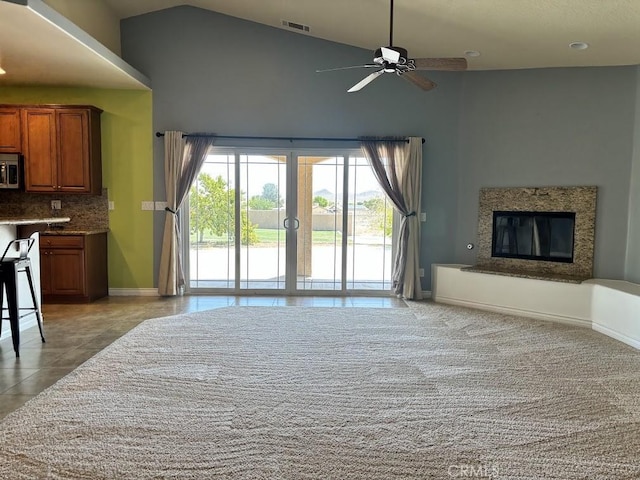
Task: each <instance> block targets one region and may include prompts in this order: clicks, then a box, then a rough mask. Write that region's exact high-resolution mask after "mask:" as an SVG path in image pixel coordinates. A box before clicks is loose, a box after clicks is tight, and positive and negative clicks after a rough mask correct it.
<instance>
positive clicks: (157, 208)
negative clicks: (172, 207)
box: [156, 202, 167, 210]
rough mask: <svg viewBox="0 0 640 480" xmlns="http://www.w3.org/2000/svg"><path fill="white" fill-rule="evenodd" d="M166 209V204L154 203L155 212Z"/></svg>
mask: <svg viewBox="0 0 640 480" xmlns="http://www.w3.org/2000/svg"><path fill="white" fill-rule="evenodd" d="M166 207H167V202H156V210H164V209H165V208H166Z"/></svg>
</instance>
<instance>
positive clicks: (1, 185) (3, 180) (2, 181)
mask: <svg viewBox="0 0 640 480" xmlns="http://www.w3.org/2000/svg"><path fill="white" fill-rule="evenodd" d="M21 187H22V159H21V158H20V154H19V153H0V189H14V190H17V189H20V188H21Z"/></svg>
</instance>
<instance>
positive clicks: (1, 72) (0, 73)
mask: <svg viewBox="0 0 640 480" xmlns="http://www.w3.org/2000/svg"><path fill="white" fill-rule="evenodd" d="M5 73H7V72H6V71H5V70H4V68H2V67H0V75H4V74H5Z"/></svg>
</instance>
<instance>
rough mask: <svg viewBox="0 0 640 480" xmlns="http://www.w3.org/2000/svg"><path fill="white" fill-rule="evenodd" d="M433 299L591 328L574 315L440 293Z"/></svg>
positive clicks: (460, 305) (586, 321) (588, 322)
mask: <svg viewBox="0 0 640 480" xmlns="http://www.w3.org/2000/svg"><path fill="white" fill-rule="evenodd" d="M434 300H435V301H436V302H439V303H448V304H450V305H457V306H459V307H468V308H477V309H478V310H486V311H489V312H495V313H504V314H507V315H515V316H518V317H527V318H533V319H536V320H543V321H545V322H557V323H564V324H566V325H574V326H577V327H586V328H591V321H590V320H585V319H583V318H575V317H567V316H564V315H556V314H550V313H542V312H535V311H532V310H523V309H520V308H513V307H504V306H498V305H489V304H486V303H479V302H471V301H468V300H460V299H457V298H448V297H443V296H441V295H438V297H437V298H435V299H434Z"/></svg>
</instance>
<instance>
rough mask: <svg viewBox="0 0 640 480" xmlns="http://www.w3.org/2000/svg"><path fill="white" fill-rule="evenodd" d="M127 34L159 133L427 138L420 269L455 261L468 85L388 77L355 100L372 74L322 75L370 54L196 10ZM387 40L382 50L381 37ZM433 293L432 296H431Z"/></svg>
mask: <svg viewBox="0 0 640 480" xmlns="http://www.w3.org/2000/svg"><path fill="white" fill-rule="evenodd" d="M185 25H188V26H189V27H188V28H185ZM121 30H122V51H123V56H124V59H125V60H126V61H127V62H129V63H130V64H131V65H134V66H135V67H136V68H137V69H139V70H140V71H141V72H144V73H145V74H146V75H147V76H148V77H149V78H151V80H152V86H153V119H154V120H153V121H154V129H155V130H157V131H164V130H182V131H185V132H196V131H205V132H216V133H218V134H220V135H258V136H311V137H318V136H320V137H325V136H326V137H354V136H358V135H394V134H398V135H415V136H422V137H425V138H426V139H427V142H426V144H425V146H424V150H423V155H424V158H425V166H424V181H423V185H424V187H423V189H424V195H423V198H424V201H423V209H424V210H425V211H426V213H427V215H428V217H429V218H433V222H432V224H433V228H429V229H427V228H426V224H425V228H424V229H423V230H424V245H425V248H424V253H423V260H422V262H423V265H424V266H425V267H426V270H427V271H429V267H428V265H429V264H430V263H431V262H433V261H441V262H446V261H450V260H452V259H453V248H452V245H453V242H452V237H453V234H454V230H453V225H455V221H452V219H455V215H456V192H455V161H456V156H457V155H456V142H457V140H456V135H457V120H458V108H459V107H458V101H459V94H458V92H459V91H460V81H461V78H462V74H460V73H447V72H433V74H432V75H430V78H432V79H433V80H434V81H436V82H437V83H438V84H439V87H438V88H437V89H436V90H434V91H432V92H429V93H425V92H422V91H421V90H419V89H418V88H416V87H414V86H413V85H411V84H409V83H408V82H406V81H404V80H402V79H401V78H397V77H396V76H394V75H384V76H383V77H381V78H379V79H378V80H376V81H375V82H374V83H373V84H371V85H369V86H368V87H367V88H366V89H364V90H362V91H360V92H358V93H354V94H348V93H347V92H346V90H347V89H348V88H349V87H351V86H352V85H353V84H355V83H357V82H358V81H359V80H360V79H361V78H363V77H364V76H365V75H366V74H368V73H370V71H369V70H364V69H361V70H346V71H341V72H327V73H322V74H319V73H316V72H315V70H316V69H320V68H329V67H337V66H346V65H358V64H362V63H367V62H370V61H371V55H372V52H370V51H367V50H362V49H358V48H354V47H349V46H345V45H341V44H337V43H332V42H327V41H324V40H318V39H315V38H312V37H309V36H305V35H301V34H297V33H292V32H288V31H284V30H281V29H278V28H273V27H268V26H264V25H260V24H256V23H252V22H248V21H244V20H240V19H236V18H233V17H228V16H225V15H220V14H217V13H214V12H210V11H207V10H200V9H197V8H193V7H177V8H173V9H169V10H164V11H160V12H156V13H150V14H146V15H142V16H138V17H134V18H130V19H126V20H124V21H123V22H122V25H121ZM380 41H381V42H384V41H385V38H384V35H382V36H381V39H380ZM220 144H222V143H220ZM155 146H156V148H155V149H154V150H155V159H154V165H155V168H154V172H155V175H154V176H155V178H154V186H155V192H156V197H157V198H156V200H162V199H163V198H162V197H163V196H164V193H163V192H164V172H163V166H162V165H163V160H162V154H163V149H162V143H161V140H157V143H156V145H155ZM270 146H277V144H275V143H270ZM284 146H286V147H287V148H289V149H291V145H289V144H286V145H284ZM301 146H310V145H308V144H301ZM316 146H317V145H316ZM329 146H331V147H335V146H336V145H335V144H329ZM353 146H356V145H353ZM162 222H163V216H162V214H156V222H155V232H154V237H155V251H156V252H157V255H156V257H157V258H156V277H157V264H158V258H159V252H160V242H161V238H162V228H163V223H162ZM429 283H430V281H429V280H427V281H426V282H425V284H424V285H423V287H424V288H430V286H429Z"/></svg>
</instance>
